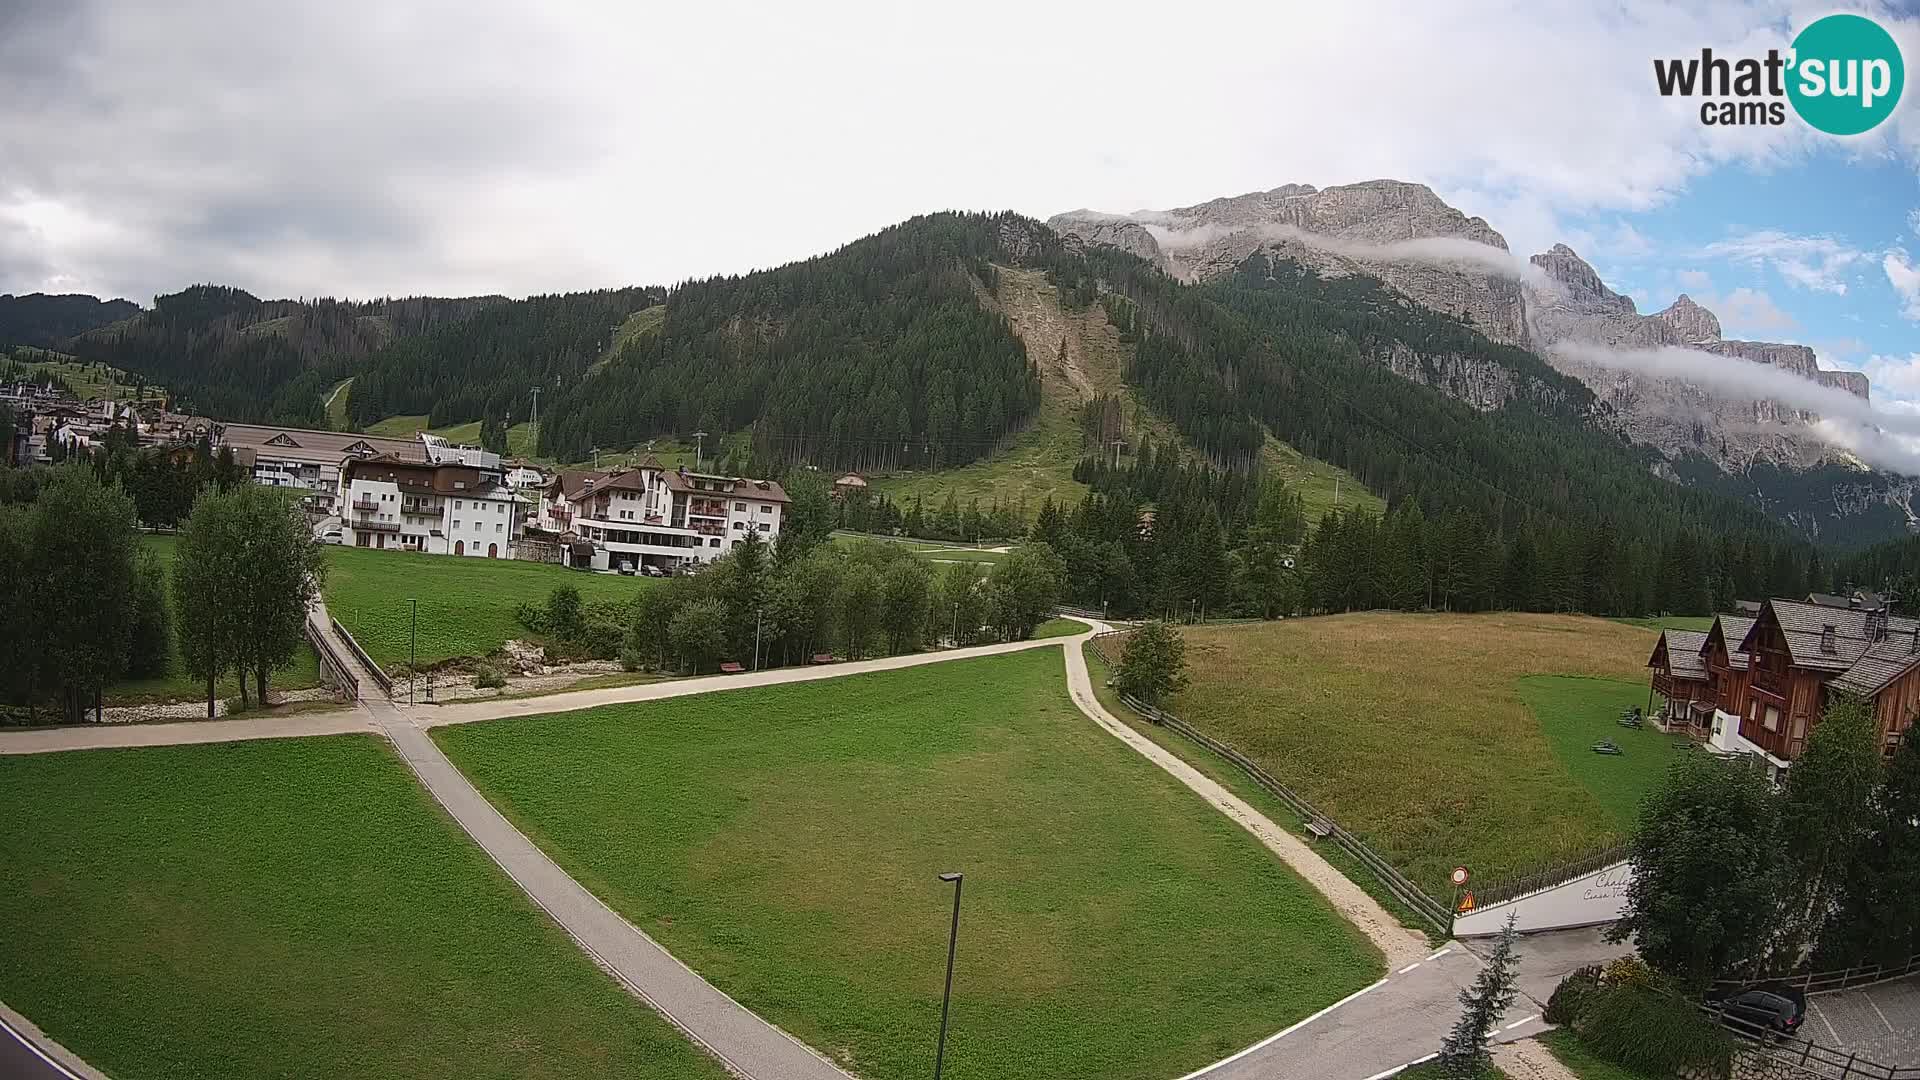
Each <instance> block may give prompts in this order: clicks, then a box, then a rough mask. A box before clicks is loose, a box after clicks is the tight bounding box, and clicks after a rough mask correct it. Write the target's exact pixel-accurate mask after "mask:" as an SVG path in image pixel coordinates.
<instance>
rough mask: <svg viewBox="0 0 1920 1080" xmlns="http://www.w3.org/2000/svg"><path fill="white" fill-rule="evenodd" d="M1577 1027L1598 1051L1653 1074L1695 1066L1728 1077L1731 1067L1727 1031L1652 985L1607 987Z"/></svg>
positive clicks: (1673, 1072) (1677, 1072)
mask: <svg viewBox="0 0 1920 1080" xmlns="http://www.w3.org/2000/svg"><path fill="white" fill-rule="evenodd" d="M1574 1030H1575V1031H1576V1032H1577V1033H1578V1034H1579V1035H1580V1038H1581V1039H1582V1040H1583V1041H1584V1042H1585V1043H1586V1044H1587V1046H1588V1047H1590V1048H1591V1049H1592V1050H1593V1052H1594V1053H1596V1054H1598V1055H1600V1056H1601V1057H1603V1058H1606V1059H1607V1060H1608V1061H1611V1062H1613V1063H1614V1064H1616V1065H1623V1066H1625V1067H1627V1068H1629V1069H1633V1070H1636V1071H1638V1072H1642V1073H1645V1074H1647V1075H1648V1076H1678V1075H1681V1074H1682V1073H1685V1072H1690V1071H1695V1070H1705V1071H1707V1072H1709V1073H1710V1074H1711V1075H1714V1076H1725V1075H1727V1072H1728V1070H1729V1069H1730V1068H1731V1066H1732V1060H1733V1043H1732V1040H1731V1039H1730V1038H1729V1037H1728V1035H1727V1033H1726V1031H1724V1030H1723V1029H1721V1028H1720V1027H1719V1026H1718V1025H1716V1024H1714V1022H1713V1021H1712V1020H1710V1019H1708V1018H1707V1016H1706V1015H1705V1014H1703V1013H1702V1012H1701V1011H1700V1010H1699V1009H1697V1008H1695V1007H1694V1004H1693V1002H1691V1001H1689V1000H1688V999H1686V998H1684V997H1679V996H1676V995H1672V994H1666V993H1662V992H1660V991H1659V990H1656V989H1654V988H1652V987H1650V986H1644V985H1634V984H1623V985H1619V986H1606V987H1603V988H1602V989H1601V990H1600V991H1599V993H1597V994H1595V995H1594V996H1593V998H1592V999H1591V1000H1590V1001H1589V1002H1587V1004H1586V1006H1585V1008H1584V1010H1583V1014H1582V1016H1581V1018H1580V1019H1579V1020H1577V1021H1576V1022H1575V1025H1574Z"/></svg>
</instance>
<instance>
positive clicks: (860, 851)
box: [434, 649, 1382, 1080]
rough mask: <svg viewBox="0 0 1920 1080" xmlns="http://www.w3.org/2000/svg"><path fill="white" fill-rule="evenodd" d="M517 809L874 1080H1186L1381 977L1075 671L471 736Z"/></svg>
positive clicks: (708, 702) (681, 704) (896, 685)
mask: <svg viewBox="0 0 1920 1080" xmlns="http://www.w3.org/2000/svg"><path fill="white" fill-rule="evenodd" d="M434 737H435V738H436V739H437V740H438V741H439V742H440V744H441V745H442V746H443V747H444V748H445V749H446V750H447V752H448V754H449V755H450V756H451V757H452V758H453V760H454V761H455V762H456V763H457V764H458V765H459V766H460V767H461V769H462V770H463V771H465V772H466V774H467V775H468V776H470V777H472V778H473V779H474V781H475V783H477V784H478V785H479V786H480V788H481V790H482V791H484V792H486V793H487V795H488V797H489V798H490V799H492V801H493V802H494V805H496V806H498V807H499V808H500V809H501V810H502V811H503V812H504V813H506V814H507V816H508V817H509V818H511V819H513V821H514V822H515V823H516V824H517V825H518V826H519V827H520V828H521V829H522V830H524V831H525V832H526V833H527V834H528V835H529V836H530V837H532V838H533V839H534V840H535V842H537V843H539V844H540V845H541V847H542V848H544V849H545V850H546V851H547V852H548V853H549V854H551V855H552V856H553V857H554V858H555V859H557V860H558V861H559V862H560V864H561V865H562V866H564V867H566V868H567V869H568V870H569V872H571V873H572V874H573V875H574V876H575V877H577V878H578V879H579V880H580V881H581V882H582V883H584V884H585V885H586V886H587V887H588V888H590V889H592V890H593V891H594V892H596V893H597V894H599V895H600V896H601V897H603V898H605V899H606V900H607V901H608V902H609V903H610V904H612V905H613V907H614V908H616V909H617V910H619V911H620V912H622V913H623V914H624V915H626V916H627V917H628V918H629V919H631V920H633V922H634V923H635V924H636V925H638V926H639V927H641V928H642V929H644V930H646V931H647V932H648V933H650V934H652V935H654V936H655V937H657V938H659V939H660V940H661V941H662V942H663V943H664V944H665V945H666V946H667V947H668V948H670V949H672V950H673V952H674V955H676V956H678V957H680V958H681V959H683V960H685V961H686V962H687V963H689V964H691V965H692V966H693V968H694V969H695V970H697V971H699V972H701V973H702V974H703V975H705V976H707V977H708V978H709V979H712V980H713V981H714V982H715V983H716V984H717V985H719V986H720V987H721V988H722V989H724V990H726V991H727V992H729V993H731V994H733V995H734V996H735V997H737V998H739V999H740V1000H741V1001H742V1002H743V1003H744V1004H746V1005H747V1006H748V1007H749V1008H751V1009H753V1010H755V1011H756V1012H759V1013H760V1014H761V1015H762V1016H765V1017H766V1018H768V1019H769V1020H771V1021H773V1022H774V1023H776V1024H779V1025H780V1026H781V1027H783V1028H785V1029H786V1030H788V1031H791V1032H793V1033H795V1034H796V1035H798V1036H799V1037H800V1038H802V1039H803V1040H805V1041H806V1042H807V1043H808V1044H810V1045H812V1046H814V1047H817V1048H819V1049H821V1050H822V1051H824V1052H826V1053H828V1054H830V1055H832V1056H834V1057H835V1058H836V1059H838V1060H839V1061H841V1062H842V1063H843V1064H846V1065H847V1066H848V1067H849V1068H851V1069H852V1071H854V1072H855V1073H856V1074H858V1075H860V1076H863V1077H868V1078H870V1080H896V1078H900V1080H904V1078H907V1077H920V1076H923V1075H925V1074H926V1073H927V1072H928V1071H929V1070H930V1069H931V1067H932V1057H933V1039H932V1033H933V1032H934V1030H935V1028H936V1027H937V1025H938V1023H939V1017H940V1000H941V985H942V976H943V973H944V965H945V959H946V946H947V930H948V920H949V918H950V904H951V902H952V890H951V889H950V888H949V887H948V886H946V885H944V884H942V883H941V882H940V881H938V880H936V875H937V874H939V873H941V872H943V871H949V870H958V871H963V872H964V873H965V874H966V875H967V877H966V882H965V895H964V899H963V911H962V915H961V926H960V945H959V963H958V970H957V973H956V975H955V980H954V1005H953V1034H952V1038H951V1040H950V1042H949V1045H948V1057H947V1075H949V1076H951V1077H954V1078H956V1080H966V1078H969V1077H972V1078H981V1080H984V1078H989V1077H992V1078H998V1077H1010V1076H1023V1077H1025V1076H1046V1077H1056V1078H1070V1077H1100V1078H1132V1077H1138V1078H1152V1080H1164V1078H1165V1077H1167V1076H1173V1075H1179V1074H1180V1073H1183V1072H1185V1071H1187V1070H1189V1069H1191V1068H1194V1067H1197V1066H1199V1065H1203V1064H1206V1063H1207V1062H1209V1061H1212V1060H1215V1059H1217V1058H1219V1057H1222V1056H1224V1055H1225V1054H1228V1053H1231V1052H1233V1051H1235V1050H1237V1049H1239V1048H1241V1047H1243V1046H1245V1045H1247V1044H1249V1043H1252V1042H1254V1041H1256V1040H1258V1039H1260V1038H1262V1037H1264V1036H1266V1035H1269V1034H1271V1033H1272V1032H1274V1031H1275V1030H1278V1029H1279V1028H1281V1027H1284V1026H1285V1025H1286V1024H1288V1023H1290V1022H1292V1021H1294V1020H1297V1019H1299V1018H1301V1017H1304V1016H1306V1015H1308V1014H1310V1013H1312V1012H1313V1011H1315V1010H1316V1009H1319V1008H1321V1007H1322V1006H1324V1005H1326V1004H1328V1003H1330V1002H1332V1001H1335V1000H1337V999H1339V998H1340V997H1342V996H1344V995H1345V994H1347V993H1349V992H1351V991H1352V990H1355V989H1357V988H1359V987H1361V986H1364V985H1366V984H1367V983H1368V982H1369V981H1371V980H1373V979H1374V978H1376V977H1377V976H1378V975H1379V974H1380V972H1381V970H1382V962H1381V958H1380V956H1379V954H1378V952H1377V951H1376V950H1374V948H1373V947H1372V946H1371V944H1370V943H1368V942H1367V941H1366V940H1365V939H1364V938H1363V937H1362V936H1361V935H1360V934H1359V932H1358V931H1356V930H1354V929H1353V927H1352V926H1350V925H1349V924H1347V923H1346V922H1345V921H1344V920H1342V919H1341V918H1340V917H1339V916H1338V915H1337V914H1336V913H1335V912H1334V911H1333V910H1332V909H1331V907H1329V905H1328V904H1327V903H1326V902H1325V901H1324V900H1323V899H1322V898H1321V897H1320V896H1319V894H1317V893H1315V892H1314V891H1313V890H1312V889H1311V888H1310V887H1309V886H1308V885H1306V884H1305V883H1304V882H1303V881H1301V880H1300V878H1298V877H1297V876H1295V875H1294V874H1293V873H1292V872H1291V871H1290V870H1288V869H1287V868H1286V867H1285V866H1284V865H1283V864H1282V863H1280V862H1279V861H1278V860H1277V859H1275V858H1274V857H1273V856H1272V855H1271V854H1270V853H1268V852H1267V851H1265V850H1264V849H1263V848H1261V847H1260V846H1259V844H1258V843H1257V842H1255V841H1254V840H1253V839H1252V838H1251V837H1249V836H1247V835H1246V833H1245V832H1244V831H1242V830H1241V829H1240V828H1239V826H1237V825H1235V824H1234V823H1233V822H1232V821H1230V820H1228V819H1227V818H1226V817H1224V816H1222V815H1220V814H1218V813H1216V812H1214V811H1213V810H1212V809H1211V808H1209V807H1208V806H1207V805H1206V804H1205V803H1204V802H1202V801H1201V800H1199V799H1197V798H1195V797H1194V796H1193V794H1192V793H1191V792H1189V791H1187V790H1186V789H1185V788H1184V787H1182V786H1181V785H1180V784H1179V783H1178V782H1177V781H1175V780H1174V779H1173V778H1172V777H1169V776H1167V775H1165V774H1164V773H1162V772H1160V771H1159V770H1158V769H1156V768H1154V767H1153V766H1152V765H1151V764H1150V763H1148V762H1146V761H1143V760H1142V759H1140V758H1139V757H1138V756H1137V755H1135V754H1134V753H1133V752H1132V751H1130V750H1128V749H1127V748H1126V747H1125V746H1123V745H1122V744H1120V743H1119V742H1118V741H1116V740H1114V739H1113V738H1112V737H1111V736H1109V735H1107V734H1106V733H1105V732H1104V731H1102V730H1101V729H1100V728H1098V727H1097V726H1095V725H1093V724H1091V723H1089V722H1088V721H1087V720H1086V718H1085V717H1083V716H1082V715H1081V714H1080V713H1079V712H1078V710H1077V709H1076V708H1075V707H1074V706H1073V704H1072V702H1071V701H1070V699H1069V698H1068V697H1067V695H1066V693H1065V687H1064V684H1063V671H1062V665H1061V661H1060V656H1059V655H1058V654H1057V653H1056V652H1055V651H1053V650H1051V649H1044V650H1037V651H1034V652H1029V653H1019V654H1013V655H1009V656H1000V657H991V658H985V659H978V660H967V661H954V662H951V663H944V664H933V665H928V666H925V667H919V668H913V669H910V670H906V671H898V672H887V673H881V674H872V675H859V676H850V677H847V678H842V679H833V680H828V681H823V682H816V683H806V684H798V685H793V686H784V687H767V688H759V689H743V690H736V691H728V692H725V693H718V694H708V695H701V696H698V697H689V698H680V699H673V700H668V701H659V702H648V703H639V704H634V705H621V706H611V707H606V708H601V709H594V710H588V711H584V712H573V713H565V714H560V715H555V716H549V717H541V718H531V719H524V720H514V721H495V722H489V723H481V724H474V725H463V726H460V727H457V728H443V729H439V730H437V731H435V732H434Z"/></svg>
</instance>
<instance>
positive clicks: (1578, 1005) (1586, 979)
mask: <svg viewBox="0 0 1920 1080" xmlns="http://www.w3.org/2000/svg"><path fill="white" fill-rule="evenodd" d="M1599 992H1600V967H1599V965H1597V964H1589V965H1587V966H1586V967H1583V968H1578V969H1576V970H1575V971H1574V972H1573V974H1571V975H1568V976H1567V977H1566V978H1564V979H1561V980H1560V985H1559V986H1556V987H1554V988H1553V996H1552V997H1550V998H1548V999H1547V1011H1546V1012H1545V1013H1543V1014H1542V1016H1543V1017H1544V1018H1545V1020H1546V1021H1547V1023H1549V1024H1558V1025H1561V1026H1565V1025H1567V1024H1571V1023H1573V1022H1574V1021H1576V1020H1578V1019H1579V1018H1580V1017H1581V1016H1582V1015H1583V1014H1584V1013H1585V1012H1586V1010H1587V1006H1588V1005H1589V1004H1591V1003H1592V1002H1593V998H1594V995H1596V994H1598V993H1599Z"/></svg>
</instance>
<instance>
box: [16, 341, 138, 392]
mask: <svg viewBox="0 0 1920 1080" xmlns="http://www.w3.org/2000/svg"><path fill="white" fill-rule="evenodd" d="M13 359H15V360H18V361H20V362H21V363H23V364H25V365H27V368H28V370H30V371H32V372H34V373H36V374H38V373H43V372H44V373H51V374H54V375H58V376H59V377H60V378H62V379H64V380H66V383H67V385H68V386H71V387H73V392H74V393H75V394H77V395H79V397H80V399H81V400H82V401H86V400H89V399H94V398H98V399H102V400H107V399H111V400H114V401H135V400H156V399H159V398H164V397H166V389H165V388H164V387H160V386H155V385H153V384H151V383H149V384H146V386H145V387H144V388H143V390H142V392H141V393H140V394H136V393H135V389H136V387H135V384H134V379H133V376H131V375H129V374H128V373H126V372H124V371H121V370H119V369H118V368H113V367H108V366H107V365H105V364H90V363H83V362H81V361H78V360H75V359H73V358H72V357H70V356H68V355H67V354H66V353H58V352H53V351H51V350H48V349H35V348H32V347H29V346H24V345H23V346H19V347H17V348H15V349H14V350H13Z"/></svg>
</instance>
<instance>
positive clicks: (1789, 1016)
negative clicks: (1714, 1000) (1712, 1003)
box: [1718, 983, 1807, 1035]
mask: <svg viewBox="0 0 1920 1080" xmlns="http://www.w3.org/2000/svg"><path fill="white" fill-rule="evenodd" d="M1718 1007H1719V1008H1720V1010H1721V1011H1722V1012H1724V1013H1725V1014H1726V1015H1727V1017H1728V1019H1730V1020H1735V1021H1738V1022H1739V1024H1738V1025H1737V1026H1738V1027H1739V1028H1740V1030H1743V1031H1749V1030H1750V1029H1752V1028H1764V1029H1767V1030H1769V1031H1772V1032H1774V1033H1775V1034H1779V1035H1792V1034H1794V1033H1796V1032H1798V1031H1799V1030H1800V1021H1802V1020H1804V1019H1806V1015H1807V997H1806V995H1805V994H1802V993H1801V992H1800V991H1799V990H1796V989H1794V988H1793V987H1791V986H1785V985H1782V984H1780V983H1765V984H1762V985H1760V986H1752V987H1748V988H1747V989H1745V990H1742V991H1740V992H1738V993H1736V994H1732V995H1730V996H1728V997H1726V998H1723V999H1721V1000H1720V1002H1719V1003H1718Z"/></svg>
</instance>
